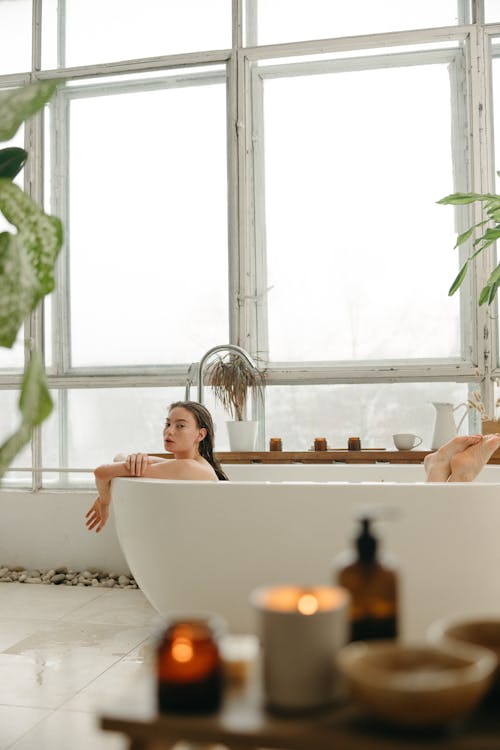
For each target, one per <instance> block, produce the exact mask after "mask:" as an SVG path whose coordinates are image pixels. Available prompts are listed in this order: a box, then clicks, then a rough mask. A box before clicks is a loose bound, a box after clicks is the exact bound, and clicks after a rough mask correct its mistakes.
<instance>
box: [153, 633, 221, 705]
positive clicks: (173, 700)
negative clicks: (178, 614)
mask: <svg viewBox="0 0 500 750" xmlns="http://www.w3.org/2000/svg"><path fill="white" fill-rule="evenodd" d="M217 635H218V633H217V632H216V630H215V628H214V627H211V625H210V622H209V621H208V620H207V621H206V620H203V619H190V620H186V621H180V620H177V621H175V622H171V623H170V624H169V625H168V627H167V629H166V631H165V633H164V635H163V638H162V639H161V642H160V644H159V647H158V652H157V681H158V708H159V710H160V712H174V713H208V712H212V711H216V710H217V709H218V708H219V706H220V703H221V698H222V688H223V678H222V662H221V657H220V653H219V648H218V645H217Z"/></svg>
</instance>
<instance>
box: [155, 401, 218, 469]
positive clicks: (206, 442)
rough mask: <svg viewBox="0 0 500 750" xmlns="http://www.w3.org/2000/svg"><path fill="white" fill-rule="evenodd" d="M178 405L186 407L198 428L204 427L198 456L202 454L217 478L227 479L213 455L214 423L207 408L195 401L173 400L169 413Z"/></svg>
mask: <svg viewBox="0 0 500 750" xmlns="http://www.w3.org/2000/svg"><path fill="white" fill-rule="evenodd" d="M178 407H180V408H181V409H187V411H188V412H190V413H191V414H192V415H193V417H194V418H195V419H196V423H197V425H198V427H199V428H200V429H201V428H202V427H204V428H205V430H206V431H207V434H206V435H205V437H204V438H203V440H202V441H201V442H200V444H199V445H198V450H199V451H200V456H203V458H204V459H206V460H207V461H208V463H209V464H210V466H211V467H212V468H213V470H214V471H215V473H216V474H217V478H218V479H222V480H229V477H228V476H227V475H226V474H225V473H224V471H223V469H222V466H221V465H220V463H219V462H218V461H217V459H216V458H215V456H214V439H215V433H214V423H213V419H212V415H211V414H210V412H209V411H208V409H207V408H206V407H205V406H203V404H199V403H198V402H197V401H175V402H174V403H173V404H170V406H169V407H168V411H169V413H170V412H171V411H172V409H177V408H178Z"/></svg>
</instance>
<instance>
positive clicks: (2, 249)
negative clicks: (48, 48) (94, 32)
mask: <svg viewBox="0 0 500 750" xmlns="http://www.w3.org/2000/svg"><path fill="white" fill-rule="evenodd" d="M55 88H56V84H55V83H51V82H45V81H42V82H39V83H35V84H31V85H29V86H24V87H23V88H17V89H9V90H7V91H3V92H0V141H8V140H10V139H11V138H12V137H13V136H14V135H15V133H16V132H17V130H18V129H19V127H20V126H21V124H22V123H23V122H24V121H25V120H27V119H28V118H29V117H31V116H32V115H34V114H35V113H36V112H38V111H39V110H40V109H41V108H42V107H43V106H44V105H45V104H46V102H48V101H49V99H50V98H51V96H52V94H53V93H54V91H55ZM27 158H28V154H27V153H26V151H25V150H24V149H22V148H4V149H0V212H1V213H2V214H3V215H4V216H5V218H6V219H7V221H8V222H10V224H12V225H13V226H14V227H15V229H16V230H17V232H16V233H15V234H12V233H11V232H1V233H0V346H3V347H7V348H9V349H10V348H12V346H13V345H14V343H15V341H16V338H17V334H18V331H19V329H20V328H21V326H22V325H23V322H24V320H25V318H26V317H27V316H28V315H29V314H30V313H31V312H32V311H33V310H34V309H35V307H36V306H37V305H38V303H39V302H40V301H41V300H42V299H43V298H44V296H45V295H46V294H49V293H50V292H51V291H52V290H53V289H54V265H55V262H56V259H57V255H58V253H59V250H60V249H61V245H62V226H61V222H60V221H59V219H56V218H54V217H53V216H48V215H47V214H45V213H44V212H43V211H42V210H41V208H39V206H37V205H36V204H35V203H34V202H33V201H32V200H31V198H30V197H29V196H28V195H27V194H26V193H25V192H23V190H21V188H20V187H18V186H17V185H16V184H14V182H13V180H14V178H15V177H16V175H17V174H18V173H19V172H20V170H21V169H22V168H23V167H24V165H25V163H26V159H27ZM19 411H20V424H19V427H18V428H17V430H16V431H15V432H14V433H13V434H12V435H11V436H10V437H9V438H7V440H6V441H5V442H4V443H3V444H2V445H1V446H0V479H1V477H2V476H3V475H4V473H5V471H6V469H7V468H8V467H9V465H10V464H11V463H12V461H13V460H14V458H15V457H16V455H17V454H18V453H19V451H20V450H21V448H23V447H24V446H25V445H26V444H27V443H28V442H29V440H30V438H31V434H32V431H33V428H34V427H36V426H37V425H39V424H41V423H42V422H43V420H44V419H46V418H47V417H48V415H49V414H50V412H51V411H52V399H51V398H50V394H49V391H48V388H47V383H46V380H45V372H44V368H43V362H42V357H41V355H40V353H39V352H37V351H31V353H30V359H29V363H28V364H27V366H26V368H25V372H24V377H23V382H22V387H21V396H20V399H19Z"/></svg>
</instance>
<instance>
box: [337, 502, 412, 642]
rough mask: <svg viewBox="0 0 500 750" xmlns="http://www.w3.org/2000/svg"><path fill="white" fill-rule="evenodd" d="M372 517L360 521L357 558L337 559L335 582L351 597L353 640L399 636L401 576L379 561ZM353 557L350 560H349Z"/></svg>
mask: <svg viewBox="0 0 500 750" xmlns="http://www.w3.org/2000/svg"><path fill="white" fill-rule="evenodd" d="M371 520H372V519H371V518H370V517H368V516H364V517H362V518H361V519H360V521H361V530H360V533H359V535H358V536H357V537H356V540H355V547H356V551H355V554H354V555H352V554H351V555H350V556H348V558H347V559H346V556H345V555H344V556H343V557H341V558H340V560H337V562H336V564H335V572H334V578H335V581H336V582H337V583H338V584H339V585H341V586H343V587H344V588H346V589H348V591H349V592H350V594H351V610H350V622H351V640H352V641H360V640H363V641H366V640H372V639H378V638H396V637H397V635H398V592H397V573H396V571H395V570H394V569H393V568H391V567H390V566H389V565H388V564H387V563H386V562H385V561H384V563H382V562H381V561H380V560H379V559H378V558H377V539H376V538H375V537H374V536H373V535H372V533H371V528H370V522H371ZM349 558H350V559H349Z"/></svg>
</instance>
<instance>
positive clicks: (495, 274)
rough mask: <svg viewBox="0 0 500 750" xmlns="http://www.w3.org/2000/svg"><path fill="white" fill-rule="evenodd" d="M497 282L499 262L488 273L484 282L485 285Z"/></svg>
mask: <svg viewBox="0 0 500 750" xmlns="http://www.w3.org/2000/svg"><path fill="white" fill-rule="evenodd" d="M499 283H500V264H499V265H498V266H497V267H496V268H495V269H494V270H493V271H492V272H491V273H490V276H489V278H488V281H487V282H486V284H487V286H491V285H492V284H499Z"/></svg>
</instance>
